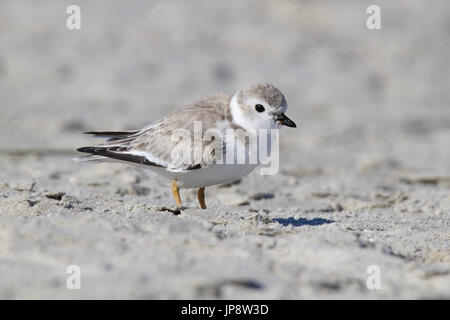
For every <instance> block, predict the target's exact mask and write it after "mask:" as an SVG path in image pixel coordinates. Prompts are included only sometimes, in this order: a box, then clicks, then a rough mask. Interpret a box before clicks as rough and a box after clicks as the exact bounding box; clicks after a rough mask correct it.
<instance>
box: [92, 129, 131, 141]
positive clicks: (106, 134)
mask: <svg viewBox="0 0 450 320" xmlns="http://www.w3.org/2000/svg"><path fill="white" fill-rule="evenodd" d="M138 132H139V130H138V131H88V132H85V134H92V135H94V136H95V137H103V138H108V142H110V141H116V140H121V139H125V138H128V137H130V136H132V135H134V134H136V133H138Z"/></svg>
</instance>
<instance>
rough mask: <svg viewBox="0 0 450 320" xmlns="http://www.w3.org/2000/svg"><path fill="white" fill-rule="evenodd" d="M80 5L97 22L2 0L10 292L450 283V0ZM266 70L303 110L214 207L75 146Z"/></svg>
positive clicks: (205, 294) (1, 211)
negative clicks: (272, 164)
mask: <svg viewBox="0 0 450 320" xmlns="http://www.w3.org/2000/svg"><path fill="white" fill-rule="evenodd" d="M77 3H78V4H79V5H80V6H81V9H82V30H80V31H69V30H67V29H66V28H65V19H66V17H67V15H66V13H65V9H66V7H67V6H68V5H69V4H72V2H71V1H39V5H36V2H34V1H2V2H0V105H1V116H0V298H4V299H13V298H16V299H17V298H56V299H60V298H68V299H70V298H156V299H161V298H201V299H202V298H224V299H228V298H233V299H241V298H258V299H259V298H262V299H270V298H274V299H281V298H284V299H298V298H321V299H329V298H344V299H347V298H363V299H374V298H386V299H392V298H446V299H449V298H450V220H449V214H450V90H448V88H450V72H449V63H448V62H449V58H450V55H449V52H450V36H449V32H448V30H449V28H450V3H449V2H448V1H444V0H442V1H433V4H432V5H431V3H430V2H429V1H425V0H423V1H396V2H393V1H378V4H379V5H380V7H381V10H382V29H381V30H378V31H369V30H367V28H366V27H365V19H366V14H365V10H366V8H367V6H368V5H369V4H372V3H371V2H368V1H356V0H355V1H342V2H339V4H338V3H337V1H331V0H330V1H314V2H309V1H287V0H282V1H233V2H231V1H189V4H188V2H186V1H184V2H181V1H180V2H177V1H170V2H169V1H153V2H151V1H82V0H80V1H77ZM256 81H270V82H272V83H274V84H275V85H276V86H277V87H279V88H280V89H281V90H282V91H283V92H284V93H285V95H286V98H287V100H288V104H289V109H288V112H287V114H288V115H289V116H290V117H291V118H292V119H293V120H295V121H296V122H297V124H298V125H299V128H298V129H295V130H294V129H283V130H282V132H281V146H280V152H281V159H280V162H281V163H280V172H279V173H278V174H277V175H275V176H261V175H259V174H258V172H256V171H255V172H254V173H252V174H251V175H249V176H248V177H245V178H244V179H242V180H241V182H240V183H238V184H234V185H231V186H225V187H219V186H217V187H211V188H208V189H207V191H206V196H207V204H208V206H209V207H208V209H207V210H200V209H199V208H198V205H197V202H196V194H195V190H183V191H182V198H183V200H184V205H185V206H186V209H183V210H181V212H180V214H178V215H175V214H174V212H172V211H173V209H174V206H173V199H172V195H171V192H170V188H169V186H166V185H163V184H161V183H160V182H158V181H155V180H154V179H152V178H150V179H149V178H146V177H144V176H142V175H141V173H140V172H137V171H135V170H133V169H131V168H130V167H126V166H121V165H115V164H100V165H80V164H78V163H75V162H73V161H72V160H71V158H72V157H74V156H76V153H75V152H74V151H73V150H74V149H75V148H77V147H80V146H84V145H88V144H90V143H93V142H97V141H96V140H92V139H90V138H89V137H86V136H84V135H82V134H81V132H83V131H85V130H92V129H100V130H101V129H118V130H122V129H135V128H138V127H141V126H143V125H145V124H147V123H149V122H151V121H153V120H156V119H158V118H160V117H161V116H163V115H164V114H166V113H167V112H169V111H171V110H174V109H175V108H177V107H179V106H181V105H183V104H185V103H187V102H191V101H193V100H195V99H196V98H198V97H200V96H202V95H204V94H206V93H209V92H214V91H222V90H223V91H225V92H233V91H235V90H236V89H237V88H239V87H241V86H245V85H247V84H250V83H253V82H256ZM69 265H78V266H80V268H81V272H82V278H81V279H82V289H81V290H68V289H67V287H66V279H67V277H68V274H67V273H66V268H67V266H69ZM371 265H376V266H378V267H379V268H380V272H381V289H380V290H369V289H368V288H367V286H366V280H367V278H368V277H369V274H367V272H366V271H367V268H368V267H369V266H371Z"/></svg>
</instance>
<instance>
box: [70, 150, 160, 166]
mask: <svg viewBox="0 0 450 320" xmlns="http://www.w3.org/2000/svg"><path fill="white" fill-rule="evenodd" d="M124 149H126V148H124V147H120V146H112V147H81V148H78V149H77V151H79V152H84V153H90V154H93V155H97V156H102V157H106V158H111V159H116V160H122V161H129V162H135V163H139V164H145V165H148V166H154V167H162V166H161V165H159V164H156V163H154V162H151V161H149V160H148V159H147V158H145V157H144V156H140V155H134V154H130V153H126V152H121V151H125V150H124Z"/></svg>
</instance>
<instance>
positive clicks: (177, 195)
mask: <svg viewBox="0 0 450 320" xmlns="http://www.w3.org/2000/svg"><path fill="white" fill-rule="evenodd" d="M172 193H173V197H174V198H175V202H176V204H177V206H179V207H180V206H181V198H180V188H178V182H177V180H173V181H172Z"/></svg>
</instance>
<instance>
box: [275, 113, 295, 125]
mask: <svg viewBox="0 0 450 320" xmlns="http://www.w3.org/2000/svg"><path fill="white" fill-rule="evenodd" d="M275 120H276V121H278V123H280V124H282V125H284V126H286V127H291V128H297V125H296V124H295V122H294V121H292V120H291V119H289V118H288V117H286V115H285V114H284V113H280V114H279V115H277V116H276V117H275Z"/></svg>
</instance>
